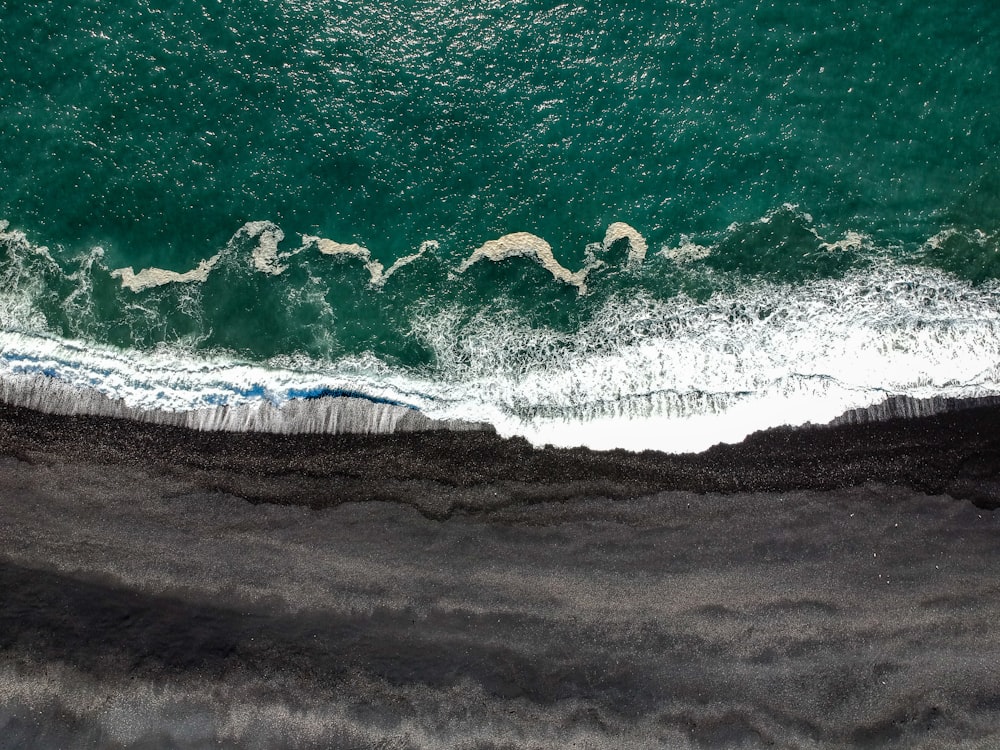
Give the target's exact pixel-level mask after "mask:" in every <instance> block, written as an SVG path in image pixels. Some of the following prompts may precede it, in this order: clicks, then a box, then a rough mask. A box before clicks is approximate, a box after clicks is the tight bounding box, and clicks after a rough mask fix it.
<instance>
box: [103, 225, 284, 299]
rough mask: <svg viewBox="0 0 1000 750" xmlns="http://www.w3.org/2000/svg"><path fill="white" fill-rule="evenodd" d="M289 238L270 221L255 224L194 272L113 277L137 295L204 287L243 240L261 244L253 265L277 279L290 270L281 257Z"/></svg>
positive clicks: (119, 271)
mask: <svg viewBox="0 0 1000 750" xmlns="http://www.w3.org/2000/svg"><path fill="white" fill-rule="evenodd" d="M284 238H285V233H284V232H283V231H281V229H280V228H279V227H278V226H277V225H275V224H273V223H271V222H269V221H251V222H247V223H246V224H244V225H243V226H242V227H240V229H239V231H238V232H236V234H234V235H233V236H232V238H231V239H230V240H229V241H228V242H227V243H226V247H225V248H224V249H223V250H221V251H220V252H218V253H216V254H215V255H213V256H212V257H211V258H209V259H208V260H203V261H201V262H200V263H199V264H198V265H197V266H196V267H195V268H192V269H191V270H190V271H184V272H182V273H181V272H178V271H170V270H166V269H163V268H155V267H152V268H143V269H142V270H141V271H138V272H136V271H135V270H134V269H133V268H130V267H126V268H116V269H114V270H113V271H111V277H112V278H115V279H121V284H122V287H123V288H125V289H128V290H130V291H133V292H141V291H143V290H145V289H152V288H153V287H158V286H163V285H164V284H178V283H179V284H191V283H204V282H205V280H206V279H207V278H208V275H209V274H210V273H211V272H212V269H214V268H215V267H216V266H217V265H218V264H219V262H220V261H221V260H222V259H223V258H224V257H225V256H226V255H228V254H230V253H232V252H233V251H234V249H235V248H236V246H237V243H238V242H240V241H242V240H253V239H256V240H257V244H256V246H255V247H254V249H253V251H252V252H251V254H250V257H251V263H252V265H253V267H254V269H256V270H257V271H259V272H261V273H265V274H268V275H269V276H277V275H278V274H280V273H282V272H283V271H285V270H286V269H287V266H284V265H282V264H281V262H280V258H281V257H283V256H281V255H280V254H279V253H278V243H279V242H281V241H282V240H283V239H284Z"/></svg>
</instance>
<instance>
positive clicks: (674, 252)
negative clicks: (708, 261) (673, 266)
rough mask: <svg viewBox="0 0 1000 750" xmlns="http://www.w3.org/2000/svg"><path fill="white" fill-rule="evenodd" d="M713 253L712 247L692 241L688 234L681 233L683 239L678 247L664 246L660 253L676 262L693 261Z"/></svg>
mask: <svg viewBox="0 0 1000 750" xmlns="http://www.w3.org/2000/svg"><path fill="white" fill-rule="evenodd" d="M711 254H712V248H710V247H708V246H707V245H699V244H698V243H697V242H692V241H691V238H690V237H688V236H687V235H686V234H682V235H681V241H680V244H678V245H677V247H664V248H663V249H662V250H660V255H662V256H663V257H664V258H666V259H667V260H670V261H673V262H674V263H691V262H693V261H696V260H701V259H702V258H707V257H708V256H709V255H711Z"/></svg>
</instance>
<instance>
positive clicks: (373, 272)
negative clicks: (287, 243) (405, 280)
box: [300, 234, 438, 287]
mask: <svg viewBox="0 0 1000 750" xmlns="http://www.w3.org/2000/svg"><path fill="white" fill-rule="evenodd" d="M309 247H315V248H316V249H317V250H319V252H320V253H322V254H323V255H329V256H333V257H337V258H356V259H357V260H360V261H361V262H362V263H363V264H364V267H365V270H367V271H368V275H369V277H370V283H371V285H372V286H374V287H380V286H382V285H383V284H384V283H385V282H386V281H387V280H388V279H389V277H390V276H392V275H393V274H394V273H396V271H398V270H399V269H400V268H403V267H404V266H408V265H409V264H410V263H412V262H413V261H415V260H418V259H419V258H421V257H423V255H424V254H425V253H427V252H429V251H433V250H437V249H438V243H437V241H436V240H426V241H424V242H422V243H420V248H419V249H418V250H417V252H415V253H413V254H412V255H404V256H403V257H402V258H397V259H396V261H395V262H394V263H393V264H392V265H391V266H389V268H388V269H386V268H385V266H383V265H382V263H381V262H380V261H378V260H376V259H375V258H372V254H371V251H369V250H368V248H367V247H364V246H362V245H359V244H357V243H353V242H352V243H347V244H345V243H342V242H334V241H333V240H328V239H324V238H323V237H314V236H312V235H308V234H306V235H302V247H301V248H300V249H302V250H305V249H307V248H309Z"/></svg>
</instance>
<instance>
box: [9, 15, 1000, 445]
mask: <svg viewBox="0 0 1000 750" xmlns="http://www.w3.org/2000/svg"><path fill="white" fill-rule="evenodd" d="M998 29H1000V10H998V7H997V6H996V4H995V3H992V2H979V3H969V4H965V5H963V6H962V7H961V8H958V9H952V10H949V11H948V12H943V11H942V10H941V9H940V8H937V7H931V6H927V5H926V4H925V3H924V4H921V3H917V2H906V1H893V2H879V3H852V2H845V3H837V4H836V6H835V7H834V8H822V9H821V8H818V7H812V6H809V5H805V4H799V3H761V2H756V1H755V2H737V1H734V0H725V1H722V0H709V1H706V2H674V3H649V2H616V3H606V4H602V5H600V6H597V7H587V6H585V5H581V4H576V3H562V4H557V3H548V2H504V3H501V2H485V1H476V2H462V3H454V2H416V1H413V2H392V3H370V2H304V1H303V2H298V1H296V2H290V1H289V2H235V3H200V2H199V3H196V2H186V1H183V0H182V1H179V2H146V1H143V2H136V3H130V4H127V5H126V6H120V7H118V6H116V8H115V9H113V10H111V9H108V8H105V7H103V6H101V5H100V4H97V3H75V4H71V5H66V6H63V5H59V4H47V3H41V4H35V5H31V6H25V7H21V6H8V7H7V8H6V9H5V10H4V17H3V23H2V24H0V46H2V48H3V50H4V54H3V55H2V58H0V94H2V96H0V101H2V105H0V221H2V222H3V223H2V232H0V279H2V281H3V284H2V287H3V289H2V293H0V294H2V296H0V378H2V380H3V382H4V384H5V388H6V391H5V393H6V394H7V397H8V398H13V399H14V400H17V398H21V399H22V400H24V399H27V398H28V397H27V396H24V394H25V393H27V392H31V391H37V390H38V389H39V388H43V387H44V386H45V384H46V383H48V384H49V385H51V382H50V381H51V380H52V379H55V381H57V383H58V384H59V385H60V386H61V385H66V386H68V387H70V388H72V389H76V391H79V393H80V394H81V395H80V397H79V398H78V399H76V400H78V401H79V405H78V406H77V407H76V408H78V409H79V410H82V411H86V410H87V408H88V407H87V406H86V402H87V399H88V398H90V397H91V396H90V395H88V394H91V392H96V393H99V394H101V395H103V396H105V397H107V398H110V399H113V400H122V401H123V403H125V404H126V405H128V406H129V407H130V408H132V409H136V410H140V411H141V410H150V409H153V410H157V409H158V410H166V411H169V412H191V411H193V410H194V411H199V412H200V413H205V410H210V409H213V408H218V407H220V406H230V407H242V408H244V409H249V410H250V411H251V412H252V411H254V410H256V409H259V408H264V407H267V406H270V407H272V408H273V407H276V408H279V409H280V408H281V407H282V406H284V405H285V404H287V403H288V402H290V401H296V400H301V399H314V400H315V399H316V398H317V397H320V396H323V395H327V396H329V395H334V396H336V395H345V394H347V395H353V396H357V397H359V398H361V399H365V400H369V401H371V402H372V403H392V404H397V405H400V406H403V407H405V408H407V409H412V410H417V411H420V412H422V413H423V414H425V415H426V416H428V417H430V418H432V419H446V420H464V421H468V422H473V423H477V424H479V423H486V424H490V425H492V426H493V427H494V428H495V429H496V430H497V431H498V432H500V434H502V435H521V436H524V437H527V438H528V439H529V440H531V441H532V442H533V443H535V444H539V445H541V444H546V443H551V444H554V445H567V446H569V445H587V446H590V447H594V448H613V447H625V448H630V449H636V450H638V449H643V448H655V449H660V450H668V451H683V450H702V449H704V448H705V447H708V446H709V445H712V444H714V443H716V442H719V441H736V440H739V439H741V438H742V437H744V436H745V435H746V434H748V433H749V432H752V431H754V430H756V429H761V428H766V427H771V426H774V425H778V424H796V423H804V422H808V421H812V422H818V423H823V422H826V421H829V420H830V419H833V418H834V417H836V416H838V415H839V414H841V413H843V412H845V411H847V410H850V409H857V408H864V407H868V406H871V405H873V404H877V403H880V402H881V401H883V400H885V399H886V398H887V397H891V396H909V397H914V398H933V397H936V396H944V397H959V398H961V397H978V396H984V395H990V394H996V393H1000V337H998V336H997V325H998V321H1000V295H998V291H1000V286H998V283H997V277H998V276H1000V254H998V251H1000V234H998V231H1000V165H998V162H997V159H996V154H997V153H1000V111H998V108H997V106H996V103H997V102H998V101H1000V77H998V76H997V75H996V69H997V66H996V61H997V60H998V59H1000V31H998ZM39 378H42V379H43V380H44V382H42V384H41V385H40V384H39ZM74 392H75V391H74ZM19 393H20V394H22V396H20V397H19V396H18V395H17V394H19ZM91 395H92V394H91ZM35 400H36V401H37V400H38V398H37V397H36V399H35ZM43 400H44V399H43ZM64 400H65V399H64ZM70 400H73V399H70ZM307 411H308V409H299V412H298V413H304V412H307ZM203 421H204V420H203ZM281 429H289V430H299V429H316V428H315V427H312V428H310V427H309V426H308V425H305V424H297V423H296V422H295V421H294V420H291V421H289V420H285V421H284V422H283V423H282V427H281ZM371 429H373V430H375V429H381V427H379V425H377V424H375V423H374V422H373V424H372V426H371Z"/></svg>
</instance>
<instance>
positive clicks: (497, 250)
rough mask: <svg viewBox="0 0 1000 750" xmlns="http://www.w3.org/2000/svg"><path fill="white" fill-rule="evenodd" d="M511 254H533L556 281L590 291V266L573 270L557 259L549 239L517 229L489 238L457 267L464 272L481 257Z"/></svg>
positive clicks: (498, 258) (497, 259) (582, 291)
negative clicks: (588, 288)
mask: <svg viewBox="0 0 1000 750" xmlns="http://www.w3.org/2000/svg"><path fill="white" fill-rule="evenodd" d="M510 258H530V259H532V260H533V261H535V262H536V263H537V264H538V265H540V266H541V267H542V268H544V269H545V270H546V271H548V272H549V273H551V274H552V276H553V278H555V279H556V280H557V281H561V282H563V283H565V284H569V285H570V286H575V287H576V288H577V290H578V291H579V292H580V294H586V292H587V284H586V279H587V272H588V270H589V269H588V268H586V267H585V268H582V269H580V270H579V271H570V270H569V269H568V268H566V267H565V266H563V265H562V264H560V263H559V261H557V260H556V259H555V255H553V253H552V246H551V245H550V244H549V243H548V242H546V241H545V240H543V239H542V238H541V237H538V236H536V235H534V234H531V233H530V232H514V233H512V234H505V235H504V236H503V237H499V238H497V239H495V240H489V241H487V242H486V243H484V244H483V245H482V246H481V247H478V248H476V250H475V251H473V253H472V255H470V256H469V257H468V258H466V259H465V260H464V261H462V263H461V265H460V266H459V267H458V269H457V270H458V272H459V273H465V272H466V271H467V270H469V267H470V266H473V265H475V264H476V263H479V262H480V261H483V260H488V261H492V262H493V263H498V262H500V261H504V260H508V259H510Z"/></svg>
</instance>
